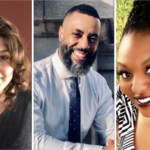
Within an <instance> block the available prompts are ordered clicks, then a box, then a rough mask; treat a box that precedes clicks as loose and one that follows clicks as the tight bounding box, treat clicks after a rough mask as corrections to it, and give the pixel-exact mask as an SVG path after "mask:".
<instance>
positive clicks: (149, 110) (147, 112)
mask: <svg viewBox="0 0 150 150" xmlns="http://www.w3.org/2000/svg"><path fill="white" fill-rule="evenodd" d="M138 109H139V111H140V113H141V114H142V115H143V116H144V117H146V118H149V119H150V106H147V107H142V108H141V107H138Z"/></svg>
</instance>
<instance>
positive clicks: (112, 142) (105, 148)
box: [104, 139, 114, 150]
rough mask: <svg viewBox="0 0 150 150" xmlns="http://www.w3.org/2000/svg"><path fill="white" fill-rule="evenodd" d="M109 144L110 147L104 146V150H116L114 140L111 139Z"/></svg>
mask: <svg viewBox="0 0 150 150" xmlns="http://www.w3.org/2000/svg"><path fill="white" fill-rule="evenodd" d="M107 143H108V146H104V150H114V140H111V139H109V140H108V141H107Z"/></svg>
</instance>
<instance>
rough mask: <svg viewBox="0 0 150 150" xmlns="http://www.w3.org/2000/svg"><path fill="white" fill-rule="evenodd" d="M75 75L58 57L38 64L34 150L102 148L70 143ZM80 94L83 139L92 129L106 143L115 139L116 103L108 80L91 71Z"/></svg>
mask: <svg viewBox="0 0 150 150" xmlns="http://www.w3.org/2000/svg"><path fill="white" fill-rule="evenodd" d="M71 76H72V74H71V73H70V72H69V71H68V70H67V69H66V67H65V66H64V64H63V63H62V61H61V60H60V58H59V56H58V50H57V51H56V53H55V54H53V55H51V56H50V57H47V58H45V59H43V60H41V61H38V62H36V63H35V68H34V79H35V81H34V149H35V150H101V149H102V147H103V146H98V145H88V144H84V143H82V141H81V143H71V142H68V129H69V126H68V125H69V102H70V99H69V92H70V91H71V83H72V80H71V79H70V77H71ZM78 81H79V91H80V95H81V100H80V101H81V131H80V135H81V139H83V138H84V137H85V136H86V134H87V133H88V131H89V129H90V127H91V126H92V124H93V126H94V128H95V130H96V131H97V132H98V133H99V134H100V135H101V136H103V138H104V139H105V141H107V140H108V139H114V119H113V118H114V111H113V108H114V102H113V99H112V93H111V91H110V89H109V88H108V86H107V83H106V80H105V79H104V78H103V77H102V76H101V75H100V74H98V73H97V72H95V71H93V70H90V71H89V72H88V73H87V74H86V75H84V76H81V77H80V78H79V79H78Z"/></svg>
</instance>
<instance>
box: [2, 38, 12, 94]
mask: <svg viewBox="0 0 150 150" xmlns="http://www.w3.org/2000/svg"><path fill="white" fill-rule="evenodd" d="M12 77H13V68H12V67H11V66H10V54H9V51H8V49H7V48H6V46H5V44H4V39H3V38H2V37H0V94H1V93H2V92H3V90H4V88H5V87H6V86H7V85H8V84H9V83H10V81H11V79H12Z"/></svg>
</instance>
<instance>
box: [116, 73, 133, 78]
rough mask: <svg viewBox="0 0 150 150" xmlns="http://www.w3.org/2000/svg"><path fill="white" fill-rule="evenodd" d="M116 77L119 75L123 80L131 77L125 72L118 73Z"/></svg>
mask: <svg viewBox="0 0 150 150" xmlns="http://www.w3.org/2000/svg"><path fill="white" fill-rule="evenodd" d="M117 74H118V75H121V76H122V77H123V78H124V79H126V78H129V77H131V74H130V73H128V72H126V71H118V72H117Z"/></svg>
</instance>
